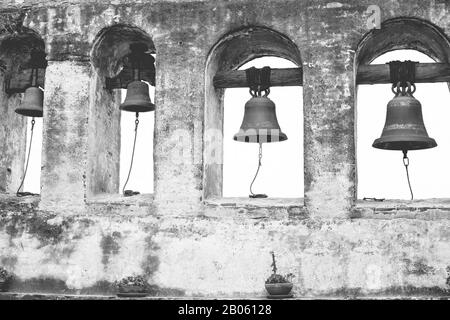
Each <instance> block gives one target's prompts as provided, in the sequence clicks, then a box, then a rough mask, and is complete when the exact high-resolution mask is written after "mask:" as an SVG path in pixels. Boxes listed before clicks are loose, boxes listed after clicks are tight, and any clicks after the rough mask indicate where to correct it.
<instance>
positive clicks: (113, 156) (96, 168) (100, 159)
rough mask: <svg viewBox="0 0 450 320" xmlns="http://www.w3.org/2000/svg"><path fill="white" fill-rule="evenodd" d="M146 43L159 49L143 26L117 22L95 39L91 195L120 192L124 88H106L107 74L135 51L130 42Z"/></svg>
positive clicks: (114, 73) (111, 74)
mask: <svg viewBox="0 0 450 320" xmlns="http://www.w3.org/2000/svg"><path fill="white" fill-rule="evenodd" d="M133 43H140V44H145V45H146V47H147V48H148V51H147V52H149V53H155V46H154V43H153V41H152V39H151V37H150V36H149V35H148V34H147V33H146V32H145V31H144V30H142V29H140V28H138V27H136V26H132V25H128V24H115V25H112V26H108V27H105V28H103V29H102V30H100V32H99V33H98V34H97V36H96V37H95V39H94V41H93V45H92V50H91V64H92V67H93V69H94V72H93V76H92V78H91V86H90V88H91V92H90V99H89V145H88V155H89V156H88V159H89V160H88V177H87V196H88V197H90V196H94V195H97V194H117V193H118V192H119V185H120V141H121V139H120V131H121V130H120V129H121V128H120V118H121V114H120V110H119V105H120V101H121V90H120V89H117V90H109V89H107V88H106V84H105V80H106V78H107V77H108V78H113V77H116V76H117V75H118V74H119V73H120V72H121V70H122V68H123V66H124V58H125V57H126V56H127V55H128V54H129V53H130V52H131V51H130V44H133Z"/></svg>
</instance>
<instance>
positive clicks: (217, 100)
mask: <svg viewBox="0 0 450 320" xmlns="http://www.w3.org/2000/svg"><path fill="white" fill-rule="evenodd" d="M263 56H275V57H279V58H284V59H287V60H289V61H292V62H293V63H295V64H296V65H297V66H299V67H301V66H302V59H301V55H300V51H299V49H298V47H297V45H296V44H295V43H294V42H293V41H292V40H291V39H289V38H288V37H287V36H285V35H284V34H282V33H280V32H278V31H275V30H272V29H269V28H266V27H261V26H251V27H245V28H240V29H238V30H235V31H232V32H230V33H228V34H226V35H224V36H223V37H221V39H220V40H219V41H218V42H217V43H216V44H215V45H214V46H213V47H212V49H211V50H210V52H209V54H208V58H207V61H206V66H205V111H204V112H205V114H204V130H205V133H207V132H215V131H217V132H218V131H220V132H223V131H222V130H223V95H224V90H223V89H215V88H214V85H213V78H214V75H215V74H216V73H217V72H224V71H229V70H235V69H238V68H239V67H240V66H242V65H243V64H245V63H247V62H249V61H251V60H253V59H256V58H260V57H263ZM218 136H219V135H215V139H217V138H219V137H218ZM205 137H206V136H205V134H204V147H203V166H204V170H203V172H204V174H203V197H204V198H205V199H206V198H209V197H220V196H221V195H222V181H223V179H222V178H223V173H222V169H223V168H222V167H223V164H222V163H223V158H222V159H221V161H217V162H219V163H217V162H216V163H208V162H209V161H208V160H207V159H208V155H209V154H211V153H214V152H215V151H213V150H212V149H211V148H212V146H211V144H209V143H207V142H206V139H205ZM220 139H221V136H220ZM215 145H216V146H217V145H220V146H221V147H222V143H221V141H220V142H219V143H216V144H215ZM216 159H217V158H216Z"/></svg>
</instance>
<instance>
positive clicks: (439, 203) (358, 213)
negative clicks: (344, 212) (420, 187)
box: [353, 199, 450, 220]
mask: <svg viewBox="0 0 450 320" xmlns="http://www.w3.org/2000/svg"><path fill="white" fill-rule="evenodd" d="M353 217H354V218H381V219H386V218H409V219H426V220H431V219H433V220H434V219H450V199H421V200H413V201H409V200H394V199H392V200H391V199H389V200H385V201H364V200H357V201H356V203H355V207H354V208H353Z"/></svg>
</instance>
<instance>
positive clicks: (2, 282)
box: [0, 267, 13, 292]
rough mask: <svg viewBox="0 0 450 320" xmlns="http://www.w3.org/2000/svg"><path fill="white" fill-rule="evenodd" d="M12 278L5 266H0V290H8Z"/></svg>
mask: <svg viewBox="0 0 450 320" xmlns="http://www.w3.org/2000/svg"><path fill="white" fill-rule="evenodd" d="M12 278H13V277H12V275H11V274H10V273H9V272H8V271H7V270H6V269H5V268H3V267H0V292H6V291H8V290H9V286H10V284H11V280H12Z"/></svg>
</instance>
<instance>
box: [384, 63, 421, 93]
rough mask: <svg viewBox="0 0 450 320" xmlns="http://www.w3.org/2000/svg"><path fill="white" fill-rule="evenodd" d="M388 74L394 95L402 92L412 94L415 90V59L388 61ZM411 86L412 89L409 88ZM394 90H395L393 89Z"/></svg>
mask: <svg viewBox="0 0 450 320" xmlns="http://www.w3.org/2000/svg"><path fill="white" fill-rule="evenodd" d="M387 64H388V65H389V74H390V79H391V83H392V92H394V93H395V94H396V95H398V94H400V93H402V95H405V94H406V93H409V94H413V93H414V92H415V91H416V85H415V82H416V64H418V62H416V61H410V60H406V61H398V60H396V61H390V62H388V63H387ZM411 87H413V89H411ZM395 90H396V91H395Z"/></svg>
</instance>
